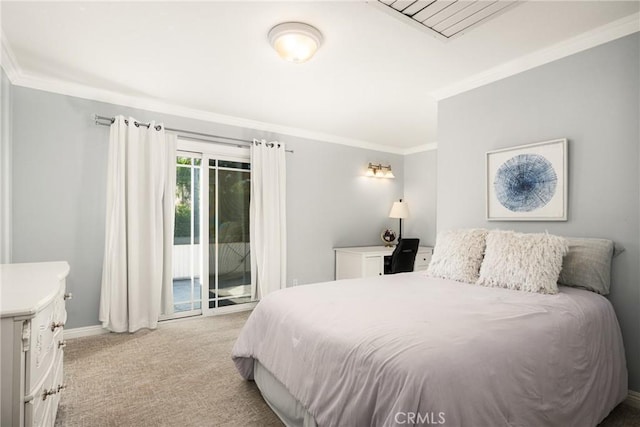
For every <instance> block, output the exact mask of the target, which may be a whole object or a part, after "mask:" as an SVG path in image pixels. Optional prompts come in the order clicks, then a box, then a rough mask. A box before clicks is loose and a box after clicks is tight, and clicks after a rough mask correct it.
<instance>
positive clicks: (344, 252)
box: [333, 246, 433, 280]
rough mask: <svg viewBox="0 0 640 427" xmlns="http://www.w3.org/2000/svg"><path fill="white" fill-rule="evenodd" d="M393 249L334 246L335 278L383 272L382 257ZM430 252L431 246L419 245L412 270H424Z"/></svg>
mask: <svg viewBox="0 0 640 427" xmlns="http://www.w3.org/2000/svg"><path fill="white" fill-rule="evenodd" d="M393 249H394V248H393V247H386V246H362V247H354V248H334V249H333V250H334V251H335V252H336V280H340V279H356V278H359V277H372V276H380V275H382V274H384V258H385V257H387V256H391V254H392V253H393ZM432 253H433V248H432V247H430V246H420V247H419V248H418V254H417V255H416V262H415V265H414V267H413V270H414V271H420V270H426V269H427V267H428V266H429V262H430V261H431V254H432Z"/></svg>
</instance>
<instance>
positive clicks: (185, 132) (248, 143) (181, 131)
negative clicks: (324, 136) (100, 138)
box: [93, 114, 293, 153]
mask: <svg viewBox="0 0 640 427" xmlns="http://www.w3.org/2000/svg"><path fill="white" fill-rule="evenodd" d="M93 119H94V121H95V123H96V124H97V125H101V126H111V124H113V122H115V121H116V119H115V117H105V116H99V115H98V114H94V115H93ZM101 120H102V121H101ZM103 122H108V123H103ZM124 122H125V123H126V124H127V125H128V124H129V120H126V119H125V121H124ZM133 124H134V125H136V126H144V127H146V128H147V129H148V128H149V126H151V123H142V122H134V123H133ZM155 129H156V130H160V129H161V127H160V125H156V127H155ZM164 129H165V130H166V131H169V132H175V133H178V134H182V135H184V136H185V138H188V139H195V140H198V141H206V142H211V140H210V139H203V138H197V136H200V137H204V138H219V139H228V140H230V141H237V142H225V141H216V142H217V143H219V144H225V145H233V146H235V147H240V148H249V147H250V146H251V144H253V141H250V140H248V139H239V138H233V137H230V136H222V135H213V134H209V133H202V132H194V131H190V130H184V129H173V128H169V127H166V126H165V128H164ZM190 135H196V137H193V136H190ZM239 143H242V144H239ZM285 151H286V152H287V153H293V150H285Z"/></svg>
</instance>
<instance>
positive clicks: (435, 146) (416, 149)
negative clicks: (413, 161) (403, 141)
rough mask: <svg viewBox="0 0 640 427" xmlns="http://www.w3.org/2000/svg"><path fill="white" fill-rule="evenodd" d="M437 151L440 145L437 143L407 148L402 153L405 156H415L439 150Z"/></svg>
mask: <svg viewBox="0 0 640 427" xmlns="http://www.w3.org/2000/svg"><path fill="white" fill-rule="evenodd" d="M437 149H438V143H437V142H430V143H428V144H423V145H416V146H415V147H409V148H405V149H404V150H403V151H402V154H404V155H407V154H415V153H422V152H424V151H433V150H437Z"/></svg>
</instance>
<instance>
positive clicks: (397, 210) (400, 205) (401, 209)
mask: <svg viewBox="0 0 640 427" xmlns="http://www.w3.org/2000/svg"><path fill="white" fill-rule="evenodd" d="M389 218H402V219H404V218H409V205H408V204H407V202H393V206H391V212H389Z"/></svg>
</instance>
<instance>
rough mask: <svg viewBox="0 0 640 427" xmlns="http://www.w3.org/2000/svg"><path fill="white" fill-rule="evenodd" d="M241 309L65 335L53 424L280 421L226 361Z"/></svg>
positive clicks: (609, 423) (631, 425) (638, 421)
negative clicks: (146, 326)
mask: <svg viewBox="0 0 640 427" xmlns="http://www.w3.org/2000/svg"><path fill="white" fill-rule="evenodd" d="M247 316H248V312H244V313H237V314H230V315H224V316H215V317H206V318H197V319H189V320H181V321H174V322H165V323H162V325H161V326H160V328H158V330H156V331H152V332H150V331H142V332H138V333H136V334H109V335H99V336H94V337H86V338H78V339H74V340H69V341H68V342H69V344H68V346H67V348H66V349H65V377H66V383H67V385H68V388H67V390H66V391H65V392H64V393H63V394H62V400H61V403H60V409H59V410H58V419H57V422H56V426H86V427H99V426H114V427H128V426H132V427H133V426H135V427H138V426H157V427H160V426H172V427H174V426H175V427H205V426H234V427H235V426H281V425H282V424H281V423H280V421H279V420H278V418H277V417H276V416H275V415H274V414H273V412H271V410H270V409H269V407H268V406H267V404H266V403H265V402H264V400H262V397H261V396H260V392H259V391H258V389H257V388H256V386H255V384H254V383H253V382H246V381H243V380H242V379H241V378H240V376H239V375H238V374H237V372H236V370H235V367H234V365H233V362H232V361H231V356H230V354H231V347H232V346H233V343H234V341H235V339H236V337H237V336H238V333H239V331H240V328H241V327H242V325H243V324H244V322H245V320H246V318H247ZM601 426H605V427H623V426H624V427H640V409H635V408H631V407H628V406H626V405H620V406H618V407H617V408H616V409H615V410H614V411H613V412H612V413H611V415H609V417H607V419H606V420H605V421H604V422H603V423H602V424H601ZM536 427H537V426H536Z"/></svg>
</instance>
